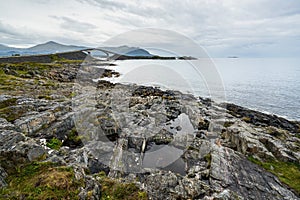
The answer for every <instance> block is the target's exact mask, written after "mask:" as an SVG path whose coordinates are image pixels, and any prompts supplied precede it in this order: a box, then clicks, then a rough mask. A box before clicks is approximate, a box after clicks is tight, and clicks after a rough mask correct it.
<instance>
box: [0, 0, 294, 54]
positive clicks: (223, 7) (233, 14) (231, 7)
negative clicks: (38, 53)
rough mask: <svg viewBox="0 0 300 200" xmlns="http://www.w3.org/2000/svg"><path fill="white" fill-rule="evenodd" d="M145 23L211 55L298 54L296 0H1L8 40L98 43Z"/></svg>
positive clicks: (0, 17) (1, 39) (2, 35)
mask: <svg viewBox="0 0 300 200" xmlns="http://www.w3.org/2000/svg"><path fill="white" fill-rule="evenodd" d="M149 27H151V28H164V29H168V30H171V31H176V32H178V33H181V34H184V35H185V36H187V37H189V38H191V39H192V40H194V41H195V42H196V43H197V44H199V45H200V46H202V47H204V48H205V49H206V50H207V52H208V53H209V55H211V56H213V57H227V56H241V57H270V56H271V57H299V56H300V1H299V0H241V1H237V0H222V1H221V0H150V1H149V0H145V1H143V0H122V1H121V0H115V1H110V0H74V1H72V0H68V1H62V0H9V1H8V0H0V44H5V45H9V46H18V47H24V46H31V45H35V44H38V43H43V42H46V41H49V40H53V41H56V42H60V43H63V44H76V45H86V46H98V45H99V44H101V43H102V42H104V41H105V40H107V39H109V38H111V37H113V36H116V35H118V34H121V33H123V32H126V31H131V30H134V29H137V28H149ZM124 44H126V41H124Z"/></svg>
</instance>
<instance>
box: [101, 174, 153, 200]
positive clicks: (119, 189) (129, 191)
mask: <svg viewBox="0 0 300 200" xmlns="http://www.w3.org/2000/svg"><path fill="white" fill-rule="evenodd" d="M97 176H98V177H99V180H100V183H101V186H102V188H101V199H103V200H146V199H148V197H147V193H146V192H144V191H141V190H140V189H139V188H138V187H137V186H136V184H134V183H122V182H119V181H118V180H114V179H111V178H108V177H107V176H106V175H105V173H104V172H100V173H99V174H98V175H97Z"/></svg>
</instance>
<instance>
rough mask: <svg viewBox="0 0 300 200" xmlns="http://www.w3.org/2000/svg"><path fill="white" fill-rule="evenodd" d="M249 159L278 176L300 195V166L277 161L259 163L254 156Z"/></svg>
mask: <svg viewBox="0 0 300 200" xmlns="http://www.w3.org/2000/svg"><path fill="white" fill-rule="evenodd" d="M248 159H249V160H250V161H251V162H253V163H255V164H257V165H259V166H261V167H263V168H264V169H266V170H267V171H269V172H271V173H272V174H274V175H276V176H277V177H278V178H279V180H280V181H281V182H282V183H285V184H286V185H288V186H289V187H290V188H292V189H293V190H294V191H295V192H296V193H297V194H298V195H300V165H299V164H297V163H292V162H282V161H275V160H268V161H265V162H262V161H259V160H257V159H255V158H253V157H252V156H250V157H248Z"/></svg>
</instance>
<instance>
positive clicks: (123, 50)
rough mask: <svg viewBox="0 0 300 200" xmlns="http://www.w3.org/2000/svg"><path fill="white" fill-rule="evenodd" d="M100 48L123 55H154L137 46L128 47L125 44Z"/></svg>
mask: <svg viewBox="0 0 300 200" xmlns="http://www.w3.org/2000/svg"><path fill="white" fill-rule="evenodd" d="M100 49H103V50H107V51H111V52H114V53H117V54H120V55H125V56H141V57H153V56H154V55H152V54H150V53H149V52H148V51H146V50H145V49H141V48H138V47H128V46H126V45H124V46H119V47H100Z"/></svg>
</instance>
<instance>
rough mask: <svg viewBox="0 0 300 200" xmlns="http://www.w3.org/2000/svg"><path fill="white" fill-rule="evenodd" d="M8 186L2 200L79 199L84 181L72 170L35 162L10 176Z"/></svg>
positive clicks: (4, 190)
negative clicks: (76, 176) (79, 179)
mask: <svg viewBox="0 0 300 200" xmlns="http://www.w3.org/2000/svg"><path fill="white" fill-rule="evenodd" d="M6 181H7V183H8V186H7V187H6V188H2V189H0V199H78V194H79V188H80V187H82V186H84V183H83V181H77V180H76V179H75V176H74V172H73V170H72V168H69V167H58V166H56V165H55V164H53V163H38V162H34V163H31V164H28V165H26V166H23V167H20V168H19V170H18V172H17V173H15V174H12V175H9V176H8V178H7V180H6Z"/></svg>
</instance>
